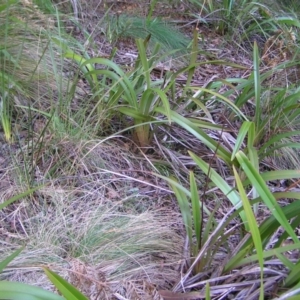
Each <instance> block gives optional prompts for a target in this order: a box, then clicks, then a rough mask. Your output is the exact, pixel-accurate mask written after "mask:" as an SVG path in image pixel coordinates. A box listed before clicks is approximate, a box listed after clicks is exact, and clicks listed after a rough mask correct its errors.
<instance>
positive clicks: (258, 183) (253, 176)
mask: <svg viewBox="0 0 300 300" xmlns="http://www.w3.org/2000/svg"><path fill="white" fill-rule="evenodd" d="M236 158H237V160H238V162H239V163H240V165H241V167H242V169H243V170H244V172H245V173H246V175H247V177H248V178H249V180H250V182H251V183H252V185H253V186H254V187H255V188H256V190H257V192H258V194H259V195H260V197H261V198H262V200H263V202H264V203H265V204H266V205H267V207H268V208H269V209H270V211H271V213H272V214H273V215H274V217H275V218H276V219H277V220H278V222H279V223H280V224H281V225H282V226H283V228H284V229H285V230H286V231H287V232H288V233H289V235H290V237H291V238H292V239H293V241H294V242H295V243H297V242H298V237H297V235H296V234H295V232H294V230H293V229H292V228H291V225H290V224H289V222H288V220H287V219H286V216H285V215H284V213H283V212H282V209H281V207H280V206H279V204H278V203H277V201H276V199H275V198H274V196H273V194H272V193H271V192H270V190H269V188H268V187H267V185H266V184H265V182H264V180H263V178H262V177H261V175H260V174H259V173H258V171H257V170H256V169H255V168H254V166H253V165H252V164H251V163H250V161H249V160H248V158H247V157H246V156H245V154H244V153H243V152H241V151H239V152H238V153H237V154H236Z"/></svg>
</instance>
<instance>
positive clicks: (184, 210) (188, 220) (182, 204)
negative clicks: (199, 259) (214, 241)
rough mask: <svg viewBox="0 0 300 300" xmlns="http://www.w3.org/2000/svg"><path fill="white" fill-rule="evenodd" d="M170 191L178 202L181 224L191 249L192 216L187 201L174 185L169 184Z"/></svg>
mask: <svg viewBox="0 0 300 300" xmlns="http://www.w3.org/2000/svg"><path fill="white" fill-rule="evenodd" d="M171 187H172V190H173V191H174V193H175V195H176V199H177V201H178V205H179V208H180V211H181V216H182V219H183V223H184V226H185V230H186V233H187V236H188V238H189V243H190V246H191V247H192V243H193V231H192V224H193V221H192V215H191V211H190V206H189V201H188V199H187V197H186V195H185V193H183V192H182V191H181V190H180V189H178V188H177V186H176V185H173V184H171Z"/></svg>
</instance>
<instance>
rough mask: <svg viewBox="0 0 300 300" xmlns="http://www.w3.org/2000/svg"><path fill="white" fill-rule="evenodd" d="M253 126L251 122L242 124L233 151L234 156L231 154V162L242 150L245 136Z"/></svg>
mask: <svg viewBox="0 0 300 300" xmlns="http://www.w3.org/2000/svg"><path fill="white" fill-rule="evenodd" d="M251 125H252V122H249V121H245V122H243V124H242V126H241V128H240V130H239V133H238V136H237V138H236V143H235V145H234V148H233V151H232V154H231V160H232V161H233V160H234V158H235V154H236V153H237V152H238V151H239V150H240V148H241V145H242V143H243V141H244V139H245V136H246V135H247V133H248V131H249V128H250V126H251Z"/></svg>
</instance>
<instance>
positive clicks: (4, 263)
mask: <svg viewBox="0 0 300 300" xmlns="http://www.w3.org/2000/svg"><path fill="white" fill-rule="evenodd" d="M23 249H24V247H21V248H20V249H18V250H16V251H14V252H13V253H12V254H11V255H9V256H8V257H6V258H5V259H4V260H2V261H1V262H0V273H1V272H2V271H3V269H5V268H6V266H7V265H8V264H9V263H10V262H11V261H12V260H14V258H15V257H17V256H18V255H19V254H20V253H21V251H22V250H23Z"/></svg>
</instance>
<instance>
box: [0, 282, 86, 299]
mask: <svg viewBox="0 0 300 300" xmlns="http://www.w3.org/2000/svg"><path fill="white" fill-rule="evenodd" d="M0 299H1V300H2V299H3V300H8V299H9V300H65V298H63V297H61V296H59V295H56V294H54V293H51V292H49V291H46V290H43V289H41V288H39V287H36V286H31V285H27V284H25V283H20V282H10V281H0ZM72 299H76V298H72ZM68 300H71V299H68ZM85 300H86V299H85Z"/></svg>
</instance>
